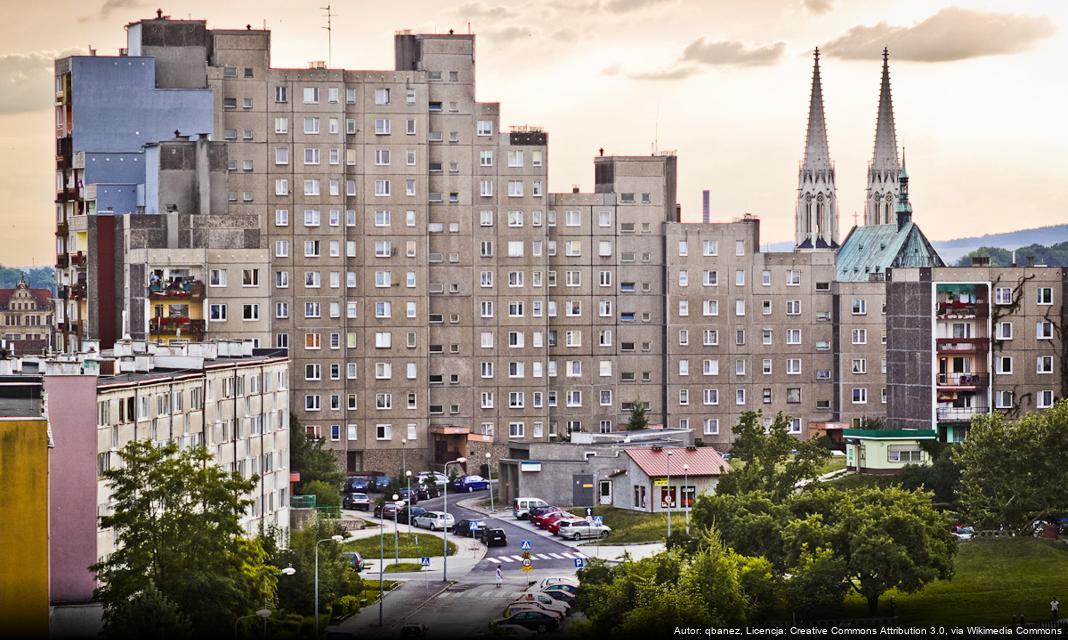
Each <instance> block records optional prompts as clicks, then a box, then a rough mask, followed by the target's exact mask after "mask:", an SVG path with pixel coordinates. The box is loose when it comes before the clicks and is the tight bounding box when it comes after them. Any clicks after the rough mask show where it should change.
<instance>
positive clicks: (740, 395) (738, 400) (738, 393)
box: [734, 389, 745, 405]
mask: <svg viewBox="0 0 1068 640" xmlns="http://www.w3.org/2000/svg"><path fill="white" fill-rule="evenodd" d="M734 404H737V405H743V404H745V389H736V390H735V391H734Z"/></svg>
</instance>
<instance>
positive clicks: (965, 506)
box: [954, 400, 1068, 527]
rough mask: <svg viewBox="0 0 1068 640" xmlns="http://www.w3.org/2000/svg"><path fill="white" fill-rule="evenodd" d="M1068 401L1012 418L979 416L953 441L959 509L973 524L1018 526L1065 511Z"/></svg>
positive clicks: (992, 415) (1066, 502)
mask: <svg viewBox="0 0 1068 640" xmlns="http://www.w3.org/2000/svg"><path fill="white" fill-rule="evenodd" d="M1066 459H1068V401H1066V400H1060V401H1058V402H1057V403H1055V404H1054V405H1053V406H1052V407H1050V408H1049V409H1043V410H1041V411H1035V412H1029V413H1026V414H1024V415H1023V416H1021V417H1020V418H1019V419H1018V420H1016V421H1015V422H1013V423H1011V424H1010V423H1008V422H1006V421H1005V419H1004V418H1003V417H1002V416H1001V414H999V413H991V414H984V415H981V416H977V417H976V418H975V419H974V420H973V421H972V426H971V429H969V430H968V438H967V440H965V441H964V442H963V443H961V444H960V445H958V446H957V448H956V451H955V453H954V460H955V462H956V463H957V464H958V465H959V466H960V486H959V491H958V492H959V496H960V507H961V512H962V513H963V514H964V515H965V517H967V518H968V519H969V521H970V522H971V523H972V524H976V525H980V526H989V527H997V526H999V525H1009V526H1021V525H1024V524H1026V523H1027V522H1028V521H1030V520H1031V519H1033V518H1039V517H1044V516H1053V515H1060V514H1061V513H1063V512H1065V511H1068V465H1066V464H1065V463H1064V461H1065V460H1066Z"/></svg>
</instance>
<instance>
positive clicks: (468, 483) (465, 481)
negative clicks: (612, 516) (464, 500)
mask: <svg viewBox="0 0 1068 640" xmlns="http://www.w3.org/2000/svg"><path fill="white" fill-rule="evenodd" d="M452 488H453V491H466V492H468V493H470V492H472V491H485V490H486V489H489V480H486V479H485V478H483V477H482V476H461V477H459V478H457V479H456V480H454V481H453V483H452Z"/></svg>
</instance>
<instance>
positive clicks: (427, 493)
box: [415, 480, 441, 500]
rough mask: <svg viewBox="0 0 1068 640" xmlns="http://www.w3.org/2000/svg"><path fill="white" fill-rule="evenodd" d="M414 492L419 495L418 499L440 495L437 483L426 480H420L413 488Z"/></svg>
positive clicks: (427, 498)
mask: <svg viewBox="0 0 1068 640" xmlns="http://www.w3.org/2000/svg"><path fill="white" fill-rule="evenodd" d="M415 494H416V495H417V496H419V499H420V500H429V499H431V498H436V497H438V496H440V495H441V489H440V488H439V485H437V484H434V483H433V482H431V481H429V480H427V481H426V482H420V483H419V484H418V485H417V486H416V488H415Z"/></svg>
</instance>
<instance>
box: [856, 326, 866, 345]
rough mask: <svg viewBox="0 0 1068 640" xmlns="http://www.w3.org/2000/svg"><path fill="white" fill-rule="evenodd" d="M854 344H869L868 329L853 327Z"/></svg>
mask: <svg viewBox="0 0 1068 640" xmlns="http://www.w3.org/2000/svg"><path fill="white" fill-rule="evenodd" d="M853 344H868V330H867V329H853Z"/></svg>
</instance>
